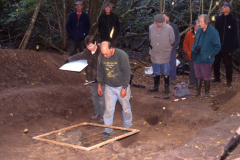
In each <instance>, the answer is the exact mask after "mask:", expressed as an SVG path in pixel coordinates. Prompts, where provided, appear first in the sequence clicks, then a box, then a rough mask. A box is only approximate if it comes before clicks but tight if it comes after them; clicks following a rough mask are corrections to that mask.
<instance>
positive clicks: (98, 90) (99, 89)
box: [97, 84, 103, 97]
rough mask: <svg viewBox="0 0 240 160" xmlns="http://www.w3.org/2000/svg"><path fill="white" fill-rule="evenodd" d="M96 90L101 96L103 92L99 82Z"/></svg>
mask: <svg viewBox="0 0 240 160" xmlns="http://www.w3.org/2000/svg"><path fill="white" fill-rule="evenodd" d="M97 92H98V95H99V96H101V97H102V95H103V92H102V88H101V84H99V85H98V89H97Z"/></svg>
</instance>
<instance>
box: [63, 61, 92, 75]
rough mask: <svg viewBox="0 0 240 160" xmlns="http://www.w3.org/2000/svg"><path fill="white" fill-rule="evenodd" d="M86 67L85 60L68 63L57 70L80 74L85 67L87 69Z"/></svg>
mask: <svg viewBox="0 0 240 160" xmlns="http://www.w3.org/2000/svg"><path fill="white" fill-rule="evenodd" d="M87 65H88V64H87V60H77V61H73V62H68V63H66V64H64V65H63V66H62V67H61V68H59V69H60V70H66V71H75V72H81V71H82V70H83V69H84V68H85V67H87Z"/></svg>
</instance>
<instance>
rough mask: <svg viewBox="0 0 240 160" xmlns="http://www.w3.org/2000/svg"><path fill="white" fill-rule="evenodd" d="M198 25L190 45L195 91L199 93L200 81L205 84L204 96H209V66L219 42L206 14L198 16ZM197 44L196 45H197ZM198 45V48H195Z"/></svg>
mask: <svg viewBox="0 0 240 160" xmlns="http://www.w3.org/2000/svg"><path fill="white" fill-rule="evenodd" d="M198 19H199V22H200V23H199V24H200V27H201V28H199V29H198V30H197V33H196V35H195V41H194V43H193V46H192V49H191V50H192V54H191V56H192V59H193V60H194V62H193V63H194V71H195V77H196V93H195V94H194V96H199V95H200V94H201V88H202V81H204V84H205V95H204V97H205V98H208V97H210V94H209V91H210V80H211V67H212V64H213V62H214V60H215V56H216V55H217V54H218V52H219V51H220V49H221V43H220V38H219V34H218V31H217V30H216V29H215V28H214V27H213V26H212V25H210V24H209V23H210V19H209V16H208V15H207V14H202V15H200V16H199V18H198ZM197 46H198V47H197ZM196 47H197V48H199V47H200V49H196Z"/></svg>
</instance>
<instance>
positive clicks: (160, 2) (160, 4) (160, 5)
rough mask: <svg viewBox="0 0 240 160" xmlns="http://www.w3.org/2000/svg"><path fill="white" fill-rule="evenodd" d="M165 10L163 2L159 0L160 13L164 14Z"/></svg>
mask: <svg viewBox="0 0 240 160" xmlns="http://www.w3.org/2000/svg"><path fill="white" fill-rule="evenodd" d="M162 10H163V0H159V13H160V14H162Z"/></svg>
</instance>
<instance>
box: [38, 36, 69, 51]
mask: <svg viewBox="0 0 240 160" xmlns="http://www.w3.org/2000/svg"><path fill="white" fill-rule="evenodd" d="M39 37H41V38H42V39H43V40H44V41H45V42H47V43H48V44H49V45H51V46H52V47H53V48H55V49H57V50H59V51H60V52H62V53H64V54H68V53H67V52H64V51H62V50H61V49H59V48H58V47H56V46H54V45H53V44H52V43H50V42H48V41H47V40H46V39H45V38H44V37H43V36H42V35H39Z"/></svg>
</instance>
